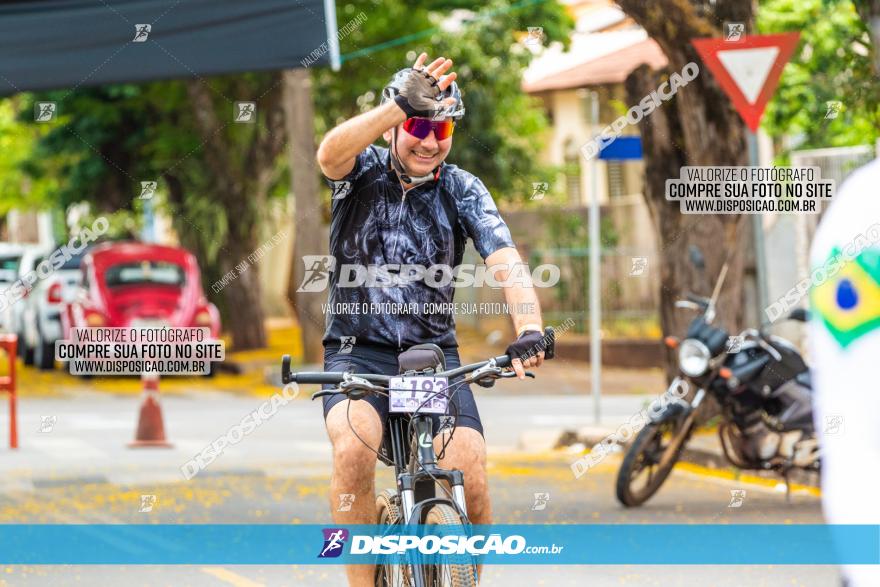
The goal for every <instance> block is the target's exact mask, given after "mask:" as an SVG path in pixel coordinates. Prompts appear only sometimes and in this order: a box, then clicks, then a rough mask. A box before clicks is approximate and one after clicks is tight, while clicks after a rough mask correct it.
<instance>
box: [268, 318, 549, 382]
mask: <svg viewBox="0 0 880 587" xmlns="http://www.w3.org/2000/svg"><path fill="white" fill-rule="evenodd" d="M544 337H545V339H546V347H547V348H546V350H545V351H544V356H545V358H547V359H552V358H553V357H554V355H555V346H556V335H555V332H554V330H553V328H552V327H550V326H548V327H547V328H545V329H544ZM491 361H495V366H496V367H500V368H502V369H503V368H505V367H510V362H511V359H510V357H509V356H507V355H499V356H497V357H495V358H494V359H489V360H488V361H480V362H479V363H471V364H470V365H462V366H461V367H456V368H455V369H450V370H448V371H440V372H438V373H435V374H434V375H436V376H437V377H447V378H449V379H453V378H455V377H459V376H461V375H466V374H468V373H471V372H472V371H476V370H477V369H479V368H480V367H485V366H486V365H488V364H489V363H490V362H491ZM345 375H346V374H345V373H327V372H325V371H300V372H299V373H291V371H290V355H284V356H283V357H282V358H281V381H282V383H284V384H287V383H314V384H318V385H335V384H339V383H342V381H343V378H344V376H345ZM348 376H349V377H360V378H361V379H365V380H367V381H369V382H370V383H381V384H385V385H388V383H389V382H390V381H391V377H393V376H392V375H376V374H373V373H350V374H348Z"/></svg>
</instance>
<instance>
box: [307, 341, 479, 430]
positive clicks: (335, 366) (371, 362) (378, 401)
mask: <svg viewBox="0 0 880 587" xmlns="http://www.w3.org/2000/svg"><path fill="white" fill-rule="evenodd" d="M398 354H399V353H398V352H397V350H395V349H393V348H386V347H379V346H367V345H355V346H354V347H353V348H352V350H351V353H344V354H340V353H339V345H327V346H325V347H324V371H328V372H333V373H341V372H343V371H351V372H353V373H374V374H378V375H398V371H399V368H398V365H397V355H398ZM443 354H444V355H445V356H446V369H455V368H456V367H460V366H461V359H460V358H459V356H458V349H457V348H456V347H447V348H444V349H443ZM462 379H463V377H457V378H455V379H453V380H452V381H450V382H449V388H450V390H451V394H450V401H449V407H448V415H450V416H455V426H456V427H457V428H460V427H462V426H464V427H466V428H473V429H474V430H476V431H477V432H479V433H480V434H481V435H482V434H483V423H482V422H481V421H480V413H479V411H477V403H476V401H475V400H474V394H473V392H472V391H471V388H470V386H469V385H467V384H462V383H461V380H462ZM333 387H334V386H333V385H324V386H323V387H322V388H323V389H333ZM323 399H324V419H325V420H326V419H327V414H328V413H330V408H332V407H333V406H335V405H336V404H338V403H339V402H341V401H343V400H345V399H346V398H345V396H344V395H342V394H336V395H330V396H325V397H324V398H323ZM357 401H365V402H367V403H369V404H370V405H371V406H373V409H375V410H376V413H377V414H379V418H380V420H381V421H382V427H383V429H384V427H385V421H386V419H387V418H388V398H387V397H384V396H380V395H372V394H371V395H368V396H367V397H365V398H364V399H362V400H357ZM431 419H432V420H433V430H434V433H435V434H436V433H437V431H439V430H440V425H441V420H440V415H439V414H431Z"/></svg>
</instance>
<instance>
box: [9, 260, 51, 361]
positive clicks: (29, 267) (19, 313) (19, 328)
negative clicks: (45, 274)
mask: <svg viewBox="0 0 880 587" xmlns="http://www.w3.org/2000/svg"><path fill="white" fill-rule="evenodd" d="M22 248H23V252H22V255H21V259H19V262H18V267H17V268H16V275H15V281H13V282H12V285H11V287H10V294H9V295H7V300H8V306H7V307H6V310H5V312H6V314H7V316H6V321H7V324H8V325H9V329H10V331H11V332H14V333H15V334H17V335H18V356H19V357H21V359H22V361H24V364H25V365H33V363H34V347H33V344H32V343H31V344H27V343H26V342H25V340H26V336H27V334H26V332H25V325H26V324H27V318H26V313H27V312H28V308H29V305H28V303H27V299H28V297H29V296H30V294H31V292H32V291H33V289H34V287H35V286H36V284H37V282H38V281H39V278H36V279H34V280H27V279H24V277H25V276H26V275H28V274H29V273H31V272H36V269H37V265H39V264H40V263H41V262H42V261H43V259H45V258H46V256H48V255H49V254H50V253H51V252H52V249H51V248H49V247H47V246H45V245H23V246H22ZM31 340H32V341H33V338H31Z"/></svg>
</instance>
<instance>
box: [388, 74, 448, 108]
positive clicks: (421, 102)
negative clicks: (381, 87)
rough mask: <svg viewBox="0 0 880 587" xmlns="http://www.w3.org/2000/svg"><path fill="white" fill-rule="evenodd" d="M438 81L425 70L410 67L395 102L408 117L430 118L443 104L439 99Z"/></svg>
mask: <svg viewBox="0 0 880 587" xmlns="http://www.w3.org/2000/svg"><path fill="white" fill-rule="evenodd" d="M438 81H439V80H437V78H435V77H434V76H432V75H431V74H429V73H428V72H426V71H424V70H421V69H413V68H410V69H409V75H408V76H407V77H406V79H405V80H404V82H403V84H402V86H401V88H400V92H399V93H398V94H397V95H396V96H394V102H395V103H396V104H397V105H398V106H399V107H400V109H401V110H403V111H404V112H405V113H406V116H407V117H408V118H412V117H413V116H419V117H422V118H430V117H431V116H434V114H435V113H436V112H437V110H438V109H439V108H440V107H441V106H442V103H441V102H439V101H438V98H439V97H440V94H441V92H440V88H439V87H438V86H437V82H438Z"/></svg>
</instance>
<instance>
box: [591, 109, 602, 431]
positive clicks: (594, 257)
mask: <svg viewBox="0 0 880 587" xmlns="http://www.w3.org/2000/svg"><path fill="white" fill-rule="evenodd" d="M590 98H591V100H590V102H591V104H590V106H591V110H592V121H591V122H592V124H593V129H594V132H595V136H599V134H598V133H599V94H598V93H597V92H591V94H590ZM590 184H591V189H590V218H589V228H590V375H592V379H593V385H592V389H593V420H594V421H595V423H596V424H598V423H599V419H600V417H601V413H600V394H601V387H600V386H601V383H602V338H601V334H600V327H601V325H602V314H601V312H602V308H601V306H600V304H601V302H600V300H599V252H600V247H601V244H600V243H599V160H598V158H596V157H593V158H592V159H591V163H590Z"/></svg>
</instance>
